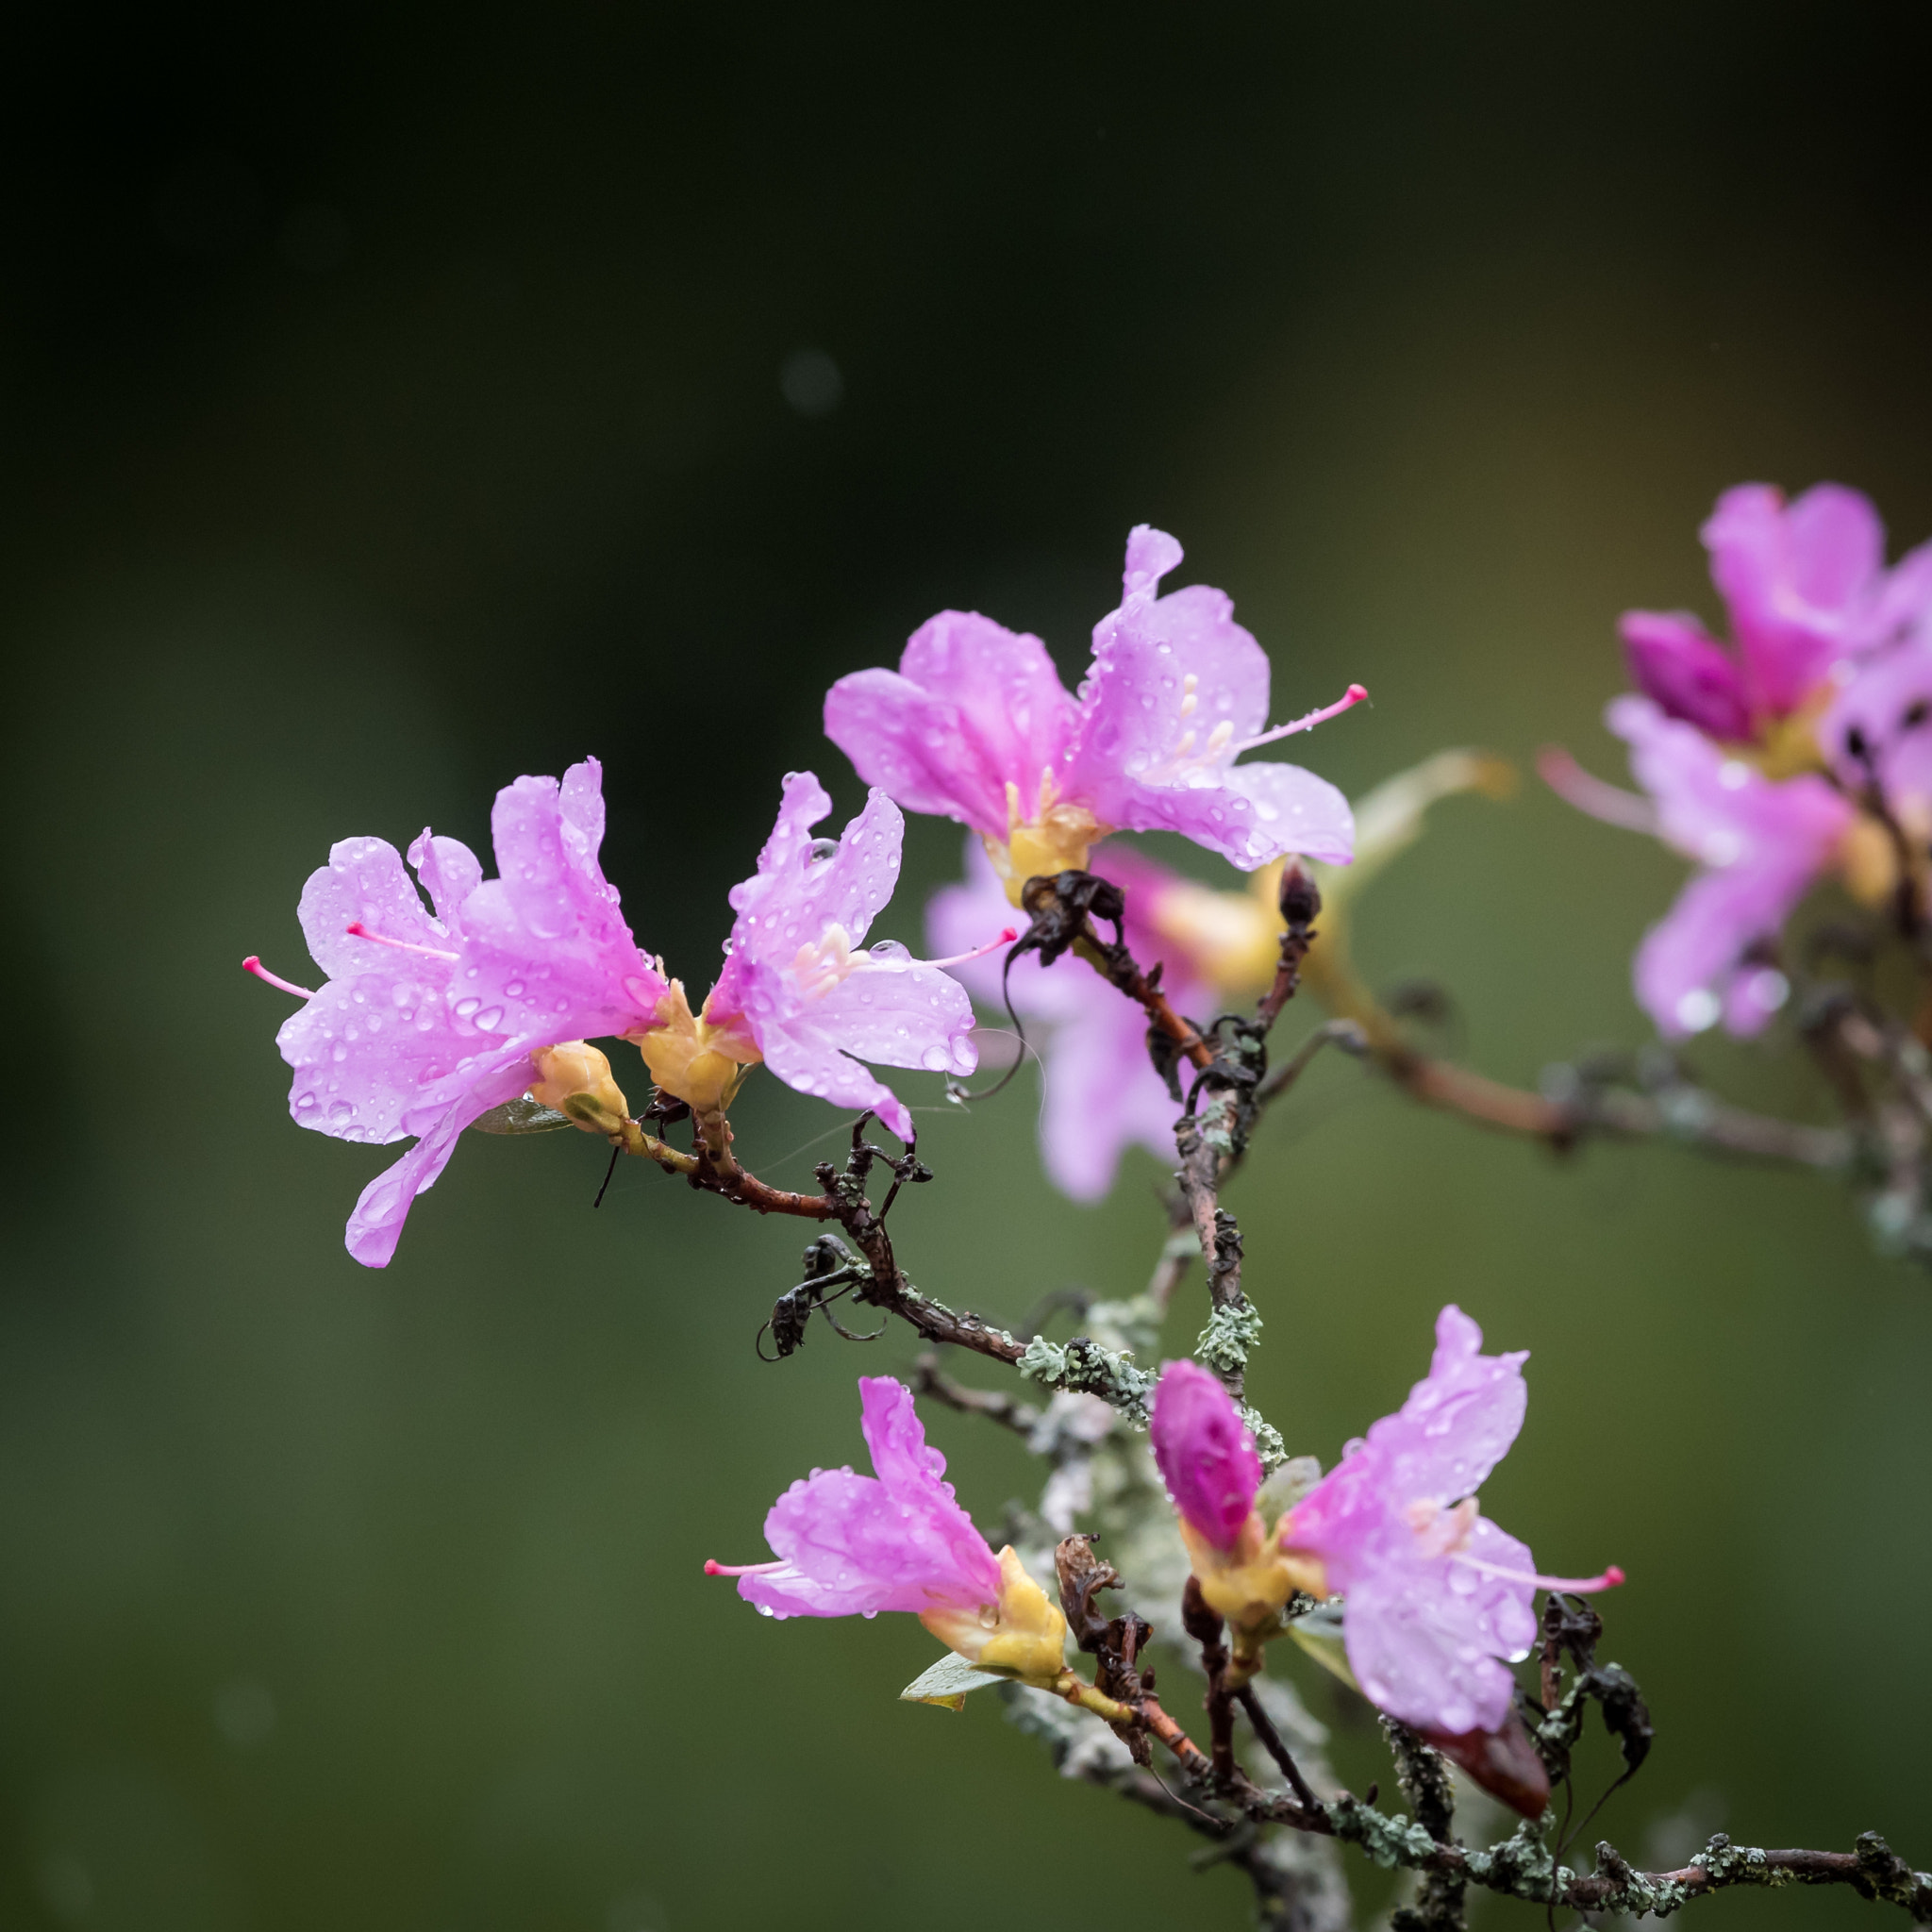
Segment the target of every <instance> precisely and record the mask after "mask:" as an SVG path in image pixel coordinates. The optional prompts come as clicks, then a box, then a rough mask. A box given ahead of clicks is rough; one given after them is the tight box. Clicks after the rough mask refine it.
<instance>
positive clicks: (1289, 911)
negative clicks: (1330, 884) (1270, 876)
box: [1280, 859, 1322, 933]
mask: <svg viewBox="0 0 1932 1932" xmlns="http://www.w3.org/2000/svg"><path fill="white" fill-rule="evenodd" d="M1280 903H1281V919H1282V924H1284V925H1286V926H1287V927H1288V929H1289V931H1290V932H1292V933H1306V932H1307V929H1308V927H1309V926H1311V925H1313V924H1314V923H1315V921H1316V920H1317V919H1319V918H1320V917H1321V915H1322V891H1321V888H1320V887H1319V886H1317V885H1316V883H1315V881H1314V880H1313V878H1311V877H1310V876H1309V874H1307V873H1305V872H1304V871H1303V870H1302V869H1301V867H1300V866H1299V865H1298V864H1297V863H1296V862H1295V861H1294V860H1293V859H1291V860H1290V861H1289V862H1288V864H1286V865H1285V866H1283V867H1282V869H1281V901H1280Z"/></svg>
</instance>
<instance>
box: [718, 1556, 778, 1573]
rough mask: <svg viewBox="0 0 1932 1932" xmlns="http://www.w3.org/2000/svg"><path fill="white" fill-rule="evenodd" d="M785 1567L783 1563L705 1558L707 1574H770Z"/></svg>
mask: <svg viewBox="0 0 1932 1932" xmlns="http://www.w3.org/2000/svg"><path fill="white" fill-rule="evenodd" d="M784 1568H785V1565H784V1564H783V1563H720V1562H718V1561H717V1560H716V1559H715V1558H713V1557H706V1558H705V1574H706V1575H707V1576H769V1575H770V1574H772V1572H773V1571H774V1570H782V1569H784Z"/></svg>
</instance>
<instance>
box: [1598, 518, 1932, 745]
mask: <svg viewBox="0 0 1932 1932" xmlns="http://www.w3.org/2000/svg"><path fill="white" fill-rule="evenodd" d="M1702 534H1703V537H1704V542H1705V547H1706V548H1707V550H1708V551H1709V552H1710V574H1711V577H1712V579H1713V580H1714V581H1715V583H1716V585H1717V587H1718V590H1719V591H1720V592H1721V593H1722V594H1723V596H1724V604H1725V608H1727V609H1728V611H1729V613H1730V620H1731V633H1732V636H1733V637H1734V638H1735V639H1736V651H1735V654H1734V653H1733V652H1730V651H1726V650H1725V649H1724V646H1723V645H1721V644H1719V643H1718V642H1717V641H1715V640H1714V639H1712V638H1711V637H1710V636H1709V635H1708V633H1707V631H1706V630H1705V628H1704V626H1703V625H1701V624H1700V623H1699V622H1698V620H1697V619H1696V618H1694V617H1692V616H1691V615H1689V614H1688V613H1687V612H1683V611H1671V612H1659V611H1653V610H1631V611H1626V612H1625V613H1624V618H1623V621H1622V624H1621V625H1620V626H1619V627H1620V629H1621V630H1622V633H1623V637H1624V647H1625V649H1626V650H1627V652H1628V654H1629V658H1630V669H1631V674H1632V675H1633V676H1634V677H1635V679H1636V681H1637V683H1638V685H1639V686H1640V688H1641V690H1642V691H1644V692H1645V693H1646V694H1647V695H1648V696H1649V697H1650V698H1651V699H1653V700H1654V701H1655V702H1656V704H1657V706H1658V707H1659V708H1661V709H1662V710H1663V712H1664V713H1665V715H1666V716H1668V717H1671V718H1674V719H1678V720H1681V721H1682V722H1683V723H1685V724H1693V725H1695V726H1696V727H1697V729H1698V730H1700V731H1702V732H1705V733H1706V734H1707V736H1709V737H1712V738H1717V739H1723V740H1725V741H1734V742H1744V741H1752V740H1757V741H1768V740H1771V739H1772V738H1774V735H1775V733H1776V727H1777V726H1778V724H1780V722H1781V721H1783V720H1785V719H1787V718H1789V717H1790V715H1791V714H1792V713H1793V712H1797V711H1799V710H1801V709H1803V708H1807V706H1811V707H1812V708H1813V709H1814V712H1815V706H1813V705H1812V701H1813V700H1815V699H1817V698H1819V696H1820V694H1821V693H1823V692H1824V691H1825V688H1826V687H1827V685H1828V683H1829V681H1830V680H1831V678H1832V676H1833V674H1834V670H1835V669H1836V668H1837V667H1840V666H1841V665H1843V664H1846V663H1849V662H1851V661H1854V660H1856V659H1857V658H1862V657H1864V656H1866V655H1867V654H1869V653H1870V652H1872V651H1874V650H1877V649H1879V648H1881V647H1882V646H1884V645H1886V644H1888V643H1890V642H1891V641H1894V640H1895V639H1897V638H1898V637H1899V636H1901V635H1902V634H1903V633H1904V632H1905V631H1906V630H1907V629H1908V628H1909V627H1910V626H1911V625H1913V624H1914V623H1916V622H1917V621H1918V620H1919V619H1920V617H1922V616H1923V615H1924V612H1925V611H1926V610H1927V608H1932V544H1922V545H1921V546H1920V547H1919V548H1918V549H1917V550H1915V551H1913V552H1912V553H1911V554H1910V555H1909V556H1908V557H1907V558H1903V559H1902V560H1901V561H1900V562H1899V563H1898V565H1897V566H1896V567H1895V568H1894V569H1892V570H1890V571H1888V570H1887V569H1886V568H1885V527H1884V525H1882V524H1881V523H1880V522H1879V520H1878V513H1877V511H1876V510H1874V508H1873V507H1872V504H1871V502H1870V500H1869V499H1868V498H1866V497H1864V496H1861V495H1860V494H1859V493H1858V492H1857V491H1856V490H1847V489H1844V488H1843V487H1841V486H1840V485H1839V484H1836V483H1821V484H1819V485H1817V486H1816V488H1814V489H1811V490H1807V491H1806V492H1805V493H1804V494H1803V495H1802V496H1800V497H1798V498H1797V499H1796V500H1795V501H1794V502H1792V503H1790V504H1789V505H1787V504H1786V502H1785V500H1784V496H1783V494H1782V492H1781V491H1776V490H1774V489H1772V488H1771V487H1770V486H1769V485H1768V484H1763V483H1746V484H1742V485H1740V486H1739V487H1738V488H1737V489H1735V490H1727V491H1724V494H1723V495H1722V496H1721V497H1719V498H1718V502H1717V508H1716V509H1715V510H1714V511H1713V512H1712V514H1711V517H1710V520H1709V521H1708V522H1707V524H1706V525H1705V526H1704V530H1703V533H1702ZM1798 728H1799V730H1800V733H1801V736H1802V738H1804V739H1805V740H1807V741H1808V730H1807V728H1806V726H1805V724H1804V721H1802V720H1801V721H1799V727H1798ZM1807 753H1808V743H1801V744H1799V745H1798V746H1797V747H1795V748H1794V750H1793V751H1792V753H1791V756H1793V757H1794V758H1796V760H1797V762H1798V764H1799V765H1802V764H1803V763H1804V762H1807V761H1808V758H1807Z"/></svg>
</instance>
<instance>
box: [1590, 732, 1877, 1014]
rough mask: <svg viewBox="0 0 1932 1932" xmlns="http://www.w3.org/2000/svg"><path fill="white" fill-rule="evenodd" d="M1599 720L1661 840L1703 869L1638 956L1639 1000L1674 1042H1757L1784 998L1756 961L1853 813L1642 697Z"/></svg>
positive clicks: (1820, 783) (1809, 782)
mask: <svg viewBox="0 0 1932 1932" xmlns="http://www.w3.org/2000/svg"><path fill="white" fill-rule="evenodd" d="M1606 717H1607V723H1608V724H1609V727H1610V729H1611V730H1612V731H1614V732H1615V733H1616V734H1617V735H1618V736H1619V737H1620V738H1622V739H1624V741H1626V742H1627V743H1628V744H1629V746H1630V763H1631V768H1632V770H1633V771H1634V772H1635V774H1636V775H1637V779H1638V782H1639V783H1640V784H1641V786H1642V787H1643V789H1644V791H1646V792H1647V793H1648V794H1649V795H1650V798H1651V800H1652V801H1653V802H1654V804H1655V807H1656V811H1657V834H1658V836H1659V837H1660V838H1662V839H1663V840H1664V841H1665V842H1666V843H1668V844H1670V845H1673V846H1674V847H1675V848H1676V849H1677V850H1678V851H1679V852H1681V853H1683V854H1684V856H1685V857H1686V858H1690V859H1691V860H1692V861H1693V862H1694V863H1695V864H1696V866H1697V868H1698V870H1697V872H1696V873H1695V874H1694V875H1693V876H1692V877H1691V881H1690V883H1689V884H1688V885H1687V886H1686V887H1685V888H1684V890H1683V891H1682V892H1680V893H1679V894H1678V896H1677V902H1676V904H1675V905H1674V906H1673V907H1672V908H1671V909H1670V911H1669V912H1668V913H1666V914H1665V916H1664V917H1663V919H1661V920H1660V921H1659V922H1658V923H1657V924H1656V925H1654V926H1653V927H1652V928H1651V929H1650V931H1649V932H1648V933H1647V934H1646V935H1645V936H1644V940H1643V943H1642V944H1641V946H1640V947H1639V948H1638V952H1637V958H1636V962H1635V972H1634V977H1635V981H1636V989H1637V997H1638V1001H1639V1003H1640V1004H1641V1006H1642V1007H1643V1008H1644V1010H1645V1011H1646V1012H1647V1013H1649V1015H1650V1016H1651V1018H1652V1019H1653V1020H1654V1021H1656V1023H1657V1026H1658V1027H1659V1028H1660V1029H1661V1030H1662V1031H1663V1032H1664V1033H1665V1034H1667V1035H1670V1036H1672V1037H1676V1038H1681V1037H1682V1036H1684V1035H1686V1034H1690V1033H1697V1032H1701V1031H1703V1030H1704V1028H1706V1027H1707V1026H1711V1025H1714V1024H1716V1023H1717V1021H1718V1020H1719V1019H1722V1020H1723V1021H1724V1024H1725V1026H1726V1027H1727V1028H1728V1029H1729V1030H1730V1031H1731V1032H1732V1033H1735V1034H1740V1035H1748V1034H1753V1033H1757V1032H1758V1031H1759V1030H1760V1029H1761V1028H1762V1027H1763V1026H1764V1025H1765V1024H1766V1023H1767V1022H1768V1021H1769V1020H1770V1018H1771V1016H1772V1014H1773V1013H1774V1012H1775V1011H1776V1010H1777V1009H1778V1008H1779V1007H1780V1006H1781V1005H1782V1004H1783V1002H1784V999H1785V996H1786V993H1787V991H1788V990H1789V989H1788V986H1787V983H1786V981H1785V978H1784V975H1783V974H1780V973H1779V972H1778V971H1777V970H1776V969H1775V968H1774V966H1771V965H1769V964H1767V963H1765V962H1763V961H1762V960H1761V959H1760V960H1754V959H1753V958H1752V957H1751V956H1752V954H1753V952H1754V950H1755V949H1757V948H1760V947H1762V946H1764V945H1766V944H1768V943H1769V942H1771V941H1774V940H1775V939H1776V938H1777V935H1778V933H1779V931H1780V929H1781V928H1782V927H1783V925H1784V923H1785V920H1786V919H1787V918H1788V917H1789V916H1790V912H1791V910H1792V908H1794V907H1795V906H1796V905H1797V903H1798V901H1799V900H1800V899H1802V898H1803V897H1804V895H1805V893H1806V892H1807V891H1808V890H1809V888H1810V886H1811V885H1812V883H1813V882H1814V881H1815V880H1816V879H1817V878H1818V877H1819V876H1820V875H1821V874H1823V873H1824V872H1825V871H1826V870H1827V869H1828V868H1829V867H1830V866H1831V865H1832V864H1833V863H1834V861H1835V859H1836V858H1837V856H1838V853H1839V849H1840V844H1841V843H1842V841H1843V840H1844V838H1845V835H1846V833H1847V832H1848V831H1849V830H1850V828H1851V826H1852V824H1853V822H1854V820H1855V819H1856V817H1857V812H1856V810H1855V809H1854V808H1853V807H1852V806H1851V805H1850V804H1849V803H1848V802H1847V801H1846V800H1845V799H1844V798H1842V797H1841V796H1840V794H1839V793H1838V792H1837V791H1834V790H1833V789H1832V788H1831V786H1830V785H1829V784H1828V783H1827V782H1826V781H1825V780H1824V779H1823V778H1821V777H1818V776H1816V775H1815V774H1809V773H1807V774H1802V775H1800V776H1798V777H1795V778H1788V779H1786V780H1785V781H1784V782H1782V783H1777V782H1774V780H1772V779H1770V778H1767V777H1766V776H1765V775H1764V774H1763V773H1762V772H1760V771H1759V770H1758V769H1757V766H1755V765H1753V764H1750V763H1748V762H1747V761H1746V760H1744V759H1742V758H1736V757H1733V756H1731V755H1729V754H1727V753H1726V752H1725V751H1724V749H1723V747H1722V746H1719V745H1715V744H1713V743H1712V742H1711V741H1710V740H1709V739H1707V738H1706V737H1705V736H1704V734H1703V733H1702V732H1700V731H1698V730H1696V729H1694V728H1693V727H1692V726H1691V725H1689V724H1682V723H1680V722H1679V721H1677V720H1676V719H1674V718H1667V717H1665V716H1664V715H1663V713H1662V712H1661V711H1660V710H1659V709H1658V708H1657V706H1655V705H1653V704H1652V703H1651V702H1650V701H1649V700H1648V699H1646V698H1639V697H1622V698H1618V699H1616V700H1614V701H1613V702H1612V703H1611V705H1610V707H1609V709H1608V711H1607V713H1606ZM1575 802H1576V803H1578V804H1582V805H1584V807H1585V808H1586V809H1590V808H1591V802H1590V801H1589V800H1587V799H1585V798H1584V797H1582V796H1580V795H1578V796H1576V797H1575Z"/></svg>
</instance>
